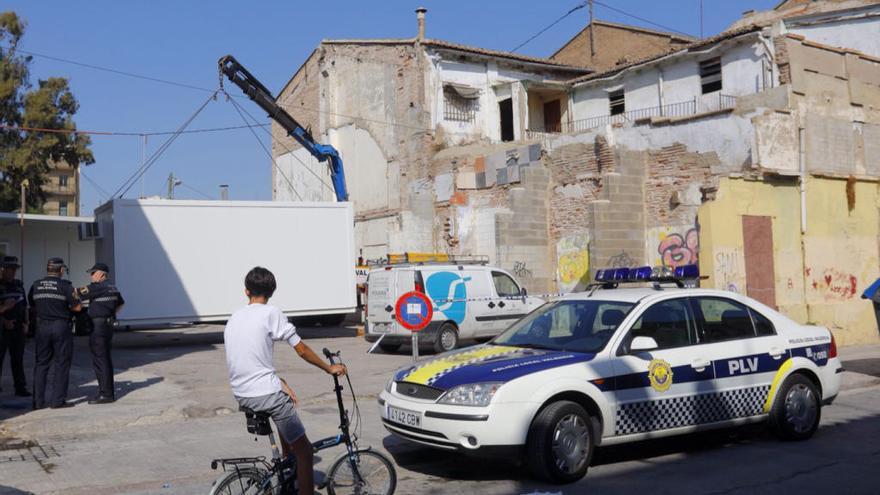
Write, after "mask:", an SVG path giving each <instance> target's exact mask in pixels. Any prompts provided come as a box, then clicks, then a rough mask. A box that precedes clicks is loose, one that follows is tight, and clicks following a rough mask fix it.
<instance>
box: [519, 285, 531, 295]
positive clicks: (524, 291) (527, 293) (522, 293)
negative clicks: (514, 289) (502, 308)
mask: <svg viewBox="0 0 880 495" xmlns="http://www.w3.org/2000/svg"><path fill="white" fill-rule="evenodd" d="M519 295H521V296H523V297H526V296H527V295H529V291H527V290H526V288H525V287H523V288H522V289H520V290H519Z"/></svg>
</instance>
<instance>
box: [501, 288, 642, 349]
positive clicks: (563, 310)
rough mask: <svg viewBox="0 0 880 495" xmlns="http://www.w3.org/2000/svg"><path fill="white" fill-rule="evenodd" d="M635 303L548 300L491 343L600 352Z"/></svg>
mask: <svg viewBox="0 0 880 495" xmlns="http://www.w3.org/2000/svg"><path fill="white" fill-rule="evenodd" d="M634 306H635V303H630V302H623V301H596V300H583V301H577V300H569V301H556V302H552V303H548V304H545V305H544V306H541V307H540V308H538V309H537V310H535V311H533V312H532V313H530V314H529V315H527V316H526V317H525V318H523V319H522V320H520V321H518V322H516V323H514V324H513V326H512V327H510V328H509V329H507V331H505V332H504V333H502V334H501V335H499V336H498V337H496V338H495V339H493V340H492V344H495V345H509V346H514V347H528V348H532V349H549V350H560V351H570V352H599V351H601V350H602V348H604V347H605V344H607V343H608V340H609V339H610V338H611V336H612V335H614V331H615V330H617V327H618V326H619V325H620V323H621V322H622V321H623V319H624V318H625V317H626V315H627V314H628V313H629V312H630V310H632V308H633V307H634Z"/></svg>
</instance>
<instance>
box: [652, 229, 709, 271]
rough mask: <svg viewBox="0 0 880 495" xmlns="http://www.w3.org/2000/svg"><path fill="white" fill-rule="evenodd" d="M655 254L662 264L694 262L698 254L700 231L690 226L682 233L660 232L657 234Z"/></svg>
mask: <svg viewBox="0 0 880 495" xmlns="http://www.w3.org/2000/svg"><path fill="white" fill-rule="evenodd" d="M670 230H671V229H670ZM657 254H658V255H659V256H660V262H661V263H662V264H663V266H671V267H677V266H682V265H692V264H696V263H697V262H698V261H699V254H700V231H699V230H697V229H696V228H691V229H689V230H687V231H686V232H685V233H684V234H680V233H678V232H674V231H668V232H666V233H661V235H659V236H658V242H657Z"/></svg>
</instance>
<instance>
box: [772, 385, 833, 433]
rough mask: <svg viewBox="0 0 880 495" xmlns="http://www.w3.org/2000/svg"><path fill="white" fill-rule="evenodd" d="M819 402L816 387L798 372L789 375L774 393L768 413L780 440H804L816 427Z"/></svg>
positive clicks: (819, 411)
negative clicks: (774, 397) (773, 401)
mask: <svg viewBox="0 0 880 495" xmlns="http://www.w3.org/2000/svg"><path fill="white" fill-rule="evenodd" d="M820 417H821V404H820V403H819V391H818V390H817V388H816V384H814V383H813V382H812V381H811V380H810V379H809V378H807V377H806V376H804V375H801V374H794V375H791V376H789V377H788V378H786V379H785V382H783V384H782V387H780V388H779V391H778V392H777V395H776V401H775V403H774V404H773V410H772V411H771V414H770V421H771V425H772V426H773V430H774V431H775V433H776V435H777V436H779V437H780V438H782V439H783V440H806V439H807V438H810V437H811V436H813V433H815V432H816V429H817V428H818V427H819V420H820Z"/></svg>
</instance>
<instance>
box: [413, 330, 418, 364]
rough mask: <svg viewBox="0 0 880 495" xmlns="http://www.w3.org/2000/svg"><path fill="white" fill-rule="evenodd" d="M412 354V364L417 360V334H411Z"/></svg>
mask: <svg viewBox="0 0 880 495" xmlns="http://www.w3.org/2000/svg"><path fill="white" fill-rule="evenodd" d="M412 354H413V362H416V361H418V359H419V332H413V333H412Z"/></svg>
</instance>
